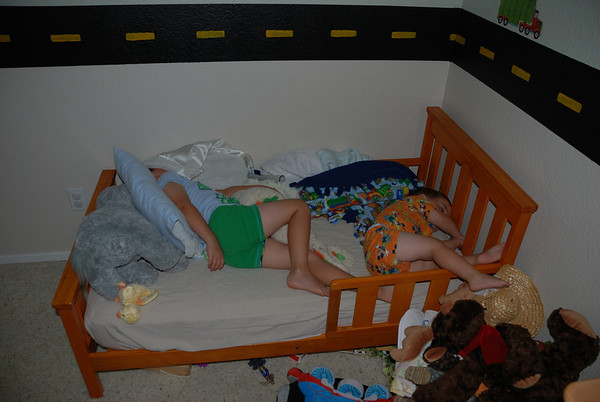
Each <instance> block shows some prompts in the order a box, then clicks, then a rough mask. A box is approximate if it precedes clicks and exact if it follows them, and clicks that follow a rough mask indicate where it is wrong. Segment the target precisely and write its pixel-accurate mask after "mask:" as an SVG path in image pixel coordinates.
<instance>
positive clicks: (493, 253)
mask: <svg viewBox="0 0 600 402" xmlns="http://www.w3.org/2000/svg"><path fill="white" fill-rule="evenodd" d="M504 245H505V243H500V244H496V245H495V246H493V247H490V248H488V249H487V250H485V251H484V252H483V253H481V254H479V255H478V256H477V259H476V260H475V263H476V264H491V263H494V262H498V261H500V257H502V252H503V251H504Z"/></svg>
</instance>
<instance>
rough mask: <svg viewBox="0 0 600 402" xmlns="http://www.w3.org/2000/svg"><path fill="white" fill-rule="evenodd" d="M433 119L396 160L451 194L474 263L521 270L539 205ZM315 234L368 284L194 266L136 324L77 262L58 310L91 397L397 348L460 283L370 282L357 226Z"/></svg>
mask: <svg viewBox="0 0 600 402" xmlns="http://www.w3.org/2000/svg"><path fill="white" fill-rule="evenodd" d="M427 112H428V119H427V125H426V130H425V135H424V139H423V146H422V149H421V155H420V156H419V157H416V158H405V159H397V160H396V161H398V162H400V163H402V164H404V165H406V166H410V167H412V168H413V169H416V172H417V176H418V178H419V179H420V180H422V181H423V183H424V184H425V185H426V186H427V187H433V188H437V189H439V190H440V191H442V192H444V193H445V194H448V196H449V197H450V199H451V200H452V201H453V208H452V217H453V219H454V220H455V221H456V222H457V224H458V226H459V227H461V230H462V231H463V233H465V234H466V239H465V243H464V246H463V253H465V254H472V253H473V252H475V251H481V250H483V249H487V248H488V247H490V246H492V245H494V244H497V243H499V242H501V241H504V242H506V246H505V249H504V253H503V255H502V259H501V261H499V262H498V263H495V264H489V265H485V266H478V268H479V269H480V270H481V271H483V272H486V273H490V274H491V273H495V272H496V271H497V270H498V269H499V268H500V267H501V266H502V265H503V264H512V263H514V260H515V258H516V255H517V252H518V250H519V247H520V245H521V242H522V239H523V236H524V235H525V231H526V229H527V225H528V223H529V220H530V217H531V215H532V214H533V213H534V212H535V210H536V209H537V204H536V203H535V202H534V201H533V200H532V199H531V198H530V197H529V196H528V195H527V194H526V193H525V192H524V191H523V190H522V189H521V188H520V187H519V186H518V185H517V184H516V183H515V182H514V181H513V180H512V179H511V178H510V177H509V176H508V175H507V174H506V172H504V171H503V170H502V169H501V168H500V167H499V166H498V165H497V164H496V163H495V162H494V161H493V160H492V159H491V158H490V157H489V156H488V155H487V154H486V153H485V152H484V151H483V150H482V149H481V148H480V147H479V146H478V145H477V144H476V143H475V142H474V141H473V140H472V139H471V138H470V137H469V136H468V135H467V134H466V133H465V132H464V131H463V130H462V129H460V127H459V126H458V125H456V123H454V122H453V121H452V119H450V117H448V116H447V115H446V114H445V113H444V112H443V111H442V110H441V109H440V108H438V107H430V108H428V109H427ZM115 177H116V172H115V170H105V171H103V172H102V173H101V175H100V178H99V180H98V183H97V186H96V189H95V191H94V195H93V198H92V200H91V202H90V206H89V208H88V213H90V212H91V211H93V210H94V209H95V208H96V199H97V197H98V195H99V194H100V193H101V192H102V190H104V189H105V188H107V187H108V186H111V185H114V184H115ZM313 227H314V230H315V232H316V233H317V234H318V235H319V237H320V238H322V239H327V242H328V243H333V244H335V245H336V246H338V247H339V248H341V249H343V250H344V251H345V252H346V253H347V255H346V257H347V260H346V262H347V263H348V265H349V269H350V272H351V273H352V274H354V275H355V276H357V277H356V278H351V279H343V280H336V281H334V282H333V283H332V284H331V287H330V297H329V298H323V297H319V296H315V295H312V294H310V293H308V292H302V291H294V290H291V289H289V288H287V287H286V286H285V276H286V275H287V272H285V271H276V270H266V269H265V270H239V269H233V268H229V267H225V268H224V269H223V270H222V271H220V272H216V273H215V272H209V271H208V269H207V268H206V263H205V262H203V261H193V262H191V263H190V265H189V266H188V268H187V269H185V270H184V271H180V272H175V273H161V275H160V276H159V279H158V282H157V283H156V284H155V285H154V286H153V287H155V288H158V289H159V290H160V295H159V297H158V299H157V300H156V301H154V302H153V303H151V304H149V305H147V306H144V307H143V312H142V314H143V317H142V320H140V322H138V323H136V324H133V325H129V324H125V323H124V322H122V321H120V320H118V319H117V318H116V317H115V316H114V313H115V311H116V306H117V304H116V303H114V302H109V301H107V300H105V299H104V298H102V297H100V296H98V295H97V294H96V293H95V292H94V291H93V290H90V287H89V286H84V287H82V286H81V285H80V282H79V279H78V278H77V275H76V274H75V272H74V271H73V269H72V266H71V259H69V261H68V262H67V264H66V267H65V270H64V272H63V275H62V278H61V280H60V283H59V285H58V289H57V291H56V294H55V297H54V300H53V303H52V305H53V307H54V308H55V309H56V310H57V311H58V313H59V315H60V317H61V319H62V322H63V325H64V327H65V330H66V332H67V335H68V337H69V341H70V343H71V346H72V349H73V352H74V354H75V357H76V360H77V362H78V365H79V367H80V370H81V373H82V375H83V378H84V381H85V383H86V386H87V388H88V391H89V394H90V396H91V397H94V398H97V397H100V396H102V393H103V389H102V384H101V383H100V380H99V377H98V372H101V371H111V370H124V369H134V368H147V367H161V366H171V365H182V364H193V363H209V362H220V361H229V360H242V359H251V358H256V357H272V356H283V355H293V354H303V353H313V352H324V351H335V350H344V349H353V348H363V347H372V346H382V345H392V344H395V342H396V340H397V331H398V323H399V321H400V318H401V317H402V315H403V314H404V312H405V311H406V310H407V309H408V308H411V307H412V308H420V309H423V310H426V309H430V310H437V309H438V302H437V300H438V298H439V296H440V295H442V294H445V293H446V292H447V290H448V286H449V283H450V280H451V279H452V278H453V277H454V276H453V275H452V274H451V273H449V272H448V271H446V270H434V271H425V272H419V273H402V274H395V275H387V276H381V277H372V276H368V274H367V271H366V268H365V266H364V260H363V257H362V248H361V246H360V243H359V241H358V240H357V239H356V238H355V237H354V236H353V230H354V228H353V225H352V224H348V223H337V224H335V225H332V224H330V223H328V222H327V221H325V220H323V219H321V218H319V219H314V220H313ZM390 284H392V285H395V290H394V297H393V301H392V303H391V304H386V303H382V302H379V301H377V300H376V293H377V288H378V286H382V285H390ZM217 297H218V299H217ZM165 317H166V318H165ZM99 345H100V346H101V347H99Z"/></svg>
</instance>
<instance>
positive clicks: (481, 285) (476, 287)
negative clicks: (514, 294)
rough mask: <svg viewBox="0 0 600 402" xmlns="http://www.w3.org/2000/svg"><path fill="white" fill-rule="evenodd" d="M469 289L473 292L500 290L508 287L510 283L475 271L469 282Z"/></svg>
mask: <svg viewBox="0 0 600 402" xmlns="http://www.w3.org/2000/svg"><path fill="white" fill-rule="evenodd" d="M467 282H468V283H469V288H470V289H471V290H472V291H473V292H477V291H480V290H483V289H500V288H506V287H508V286H510V283H508V282H506V281H505V280H503V279H500V278H498V277H496V276H491V275H487V274H484V273H482V272H479V271H477V272H476V273H475V274H473V276H472V277H471V278H469V280H468V281H467Z"/></svg>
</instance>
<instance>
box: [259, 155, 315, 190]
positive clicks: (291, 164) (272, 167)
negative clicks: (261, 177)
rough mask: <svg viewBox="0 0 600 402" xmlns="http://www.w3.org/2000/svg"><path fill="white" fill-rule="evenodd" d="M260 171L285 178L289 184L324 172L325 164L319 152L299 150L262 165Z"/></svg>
mask: <svg viewBox="0 0 600 402" xmlns="http://www.w3.org/2000/svg"><path fill="white" fill-rule="evenodd" d="M260 169H261V170H262V171H263V172H265V173H267V174H270V175H275V176H284V177H285V180H286V181H287V182H288V183H293V182H295V181H300V180H302V179H304V178H305V177H309V176H314V175H316V174H318V173H321V172H323V164H322V163H321V159H320V158H319V156H318V154H317V151H315V150H311V149H298V150H295V151H290V152H286V153H284V154H281V155H278V156H276V157H274V158H273V159H270V160H269V161H267V162H265V163H263V164H262V165H260Z"/></svg>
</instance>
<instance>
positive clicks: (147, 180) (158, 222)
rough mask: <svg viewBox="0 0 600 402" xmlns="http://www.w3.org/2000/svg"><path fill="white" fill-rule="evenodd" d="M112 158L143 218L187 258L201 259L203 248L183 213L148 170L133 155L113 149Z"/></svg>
mask: <svg viewBox="0 0 600 402" xmlns="http://www.w3.org/2000/svg"><path fill="white" fill-rule="evenodd" d="M114 159H115V167H116V169H117V173H118V174H119V177H121V180H123V183H125V185H126V186H127V188H128V189H129V192H130V193H131V198H132V199H133V203H134V204H135V206H136V207H137V209H138V210H139V211H140V212H141V213H142V215H144V216H145V217H146V219H148V220H149V221H150V222H152V224H154V226H156V228H157V229H158V230H159V231H160V233H161V234H162V235H163V236H164V237H166V238H167V239H169V240H170V241H171V242H173V244H175V246H177V248H179V249H180V250H182V251H183V252H184V253H185V255H186V256H187V257H196V258H198V257H201V256H202V252H203V251H204V248H205V247H206V245H205V244H204V242H203V241H202V240H201V239H200V238H199V237H198V236H197V235H196V234H195V233H194V232H193V231H192V230H191V229H190V227H189V225H188V223H187V221H186V219H185V217H184V216H183V213H182V212H181V211H180V210H179V209H178V208H177V207H176V206H175V204H173V202H172V201H171V199H170V198H169V197H168V196H167V195H166V194H165V193H164V191H162V189H161V188H160V187H158V183H156V179H155V178H154V176H153V175H152V173H150V171H149V170H148V168H146V167H145V166H144V164H143V163H142V162H140V161H139V160H138V159H137V158H136V157H135V156H133V155H131V154H130V153H128V152H126V151H124V150H122V149H119V148H116V147H115V148H114Z"/></svg>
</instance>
